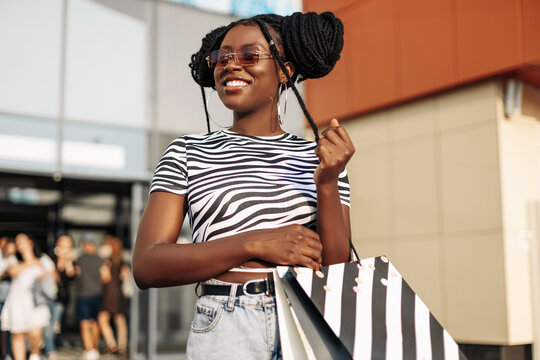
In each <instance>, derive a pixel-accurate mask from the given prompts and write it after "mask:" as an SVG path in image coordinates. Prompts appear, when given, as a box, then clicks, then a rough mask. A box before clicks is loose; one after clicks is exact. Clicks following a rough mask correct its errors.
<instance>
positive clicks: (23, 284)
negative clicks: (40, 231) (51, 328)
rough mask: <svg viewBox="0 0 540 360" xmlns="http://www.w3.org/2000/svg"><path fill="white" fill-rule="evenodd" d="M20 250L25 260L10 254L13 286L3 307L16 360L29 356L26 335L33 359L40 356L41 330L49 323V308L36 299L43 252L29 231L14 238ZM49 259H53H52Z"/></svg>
mask: <svg viewBox="0 0 540 360" xmlns="http://www.w3.org/2000/svg"><path fill="white" fill-rule="evenodd" d="M15 244H16V247H17V251H18V253H19V254H20V256H21V258H22V261H20V262H17V259H16V258H15V257H14V256H13V257H11V258H10V260H9V261H10V266H9V268H8V272H9V275H10V276H11V279H12V280H11V287H10V289H9V294H8V297H7V299H6V303H5V305H4V308H3V309H2V314H1V315H0V317H1V323H2V330H3V331H9V332H11V336H12V340H11V348H12V353H13V357H14V359H15V360H24V359H26V343H25V336H28V342H29V344H30V360H39V359H41V355H40V353H41V345H42V342H43V336H42V331H43V328H44V327H45V326H47V324H48V323H49V317H50V314H49V309H48V308H47V305H46V304H45V303H43V304H41V305H36V304H35V302H34V294H33V288H34V283H35V282H36V281H37V280H40V279H41V278H42V277H43V276H45V275H46V273H47V272H49V271H50V269H45V268H44V265H43V262H42V261H40V257H41V255H42V254H41V252H40V251H39V249H38V248H37V246H35V245H34V242H33V241H32V239H30V238H29V237H28V236H27V235H26V234H18V235H17V237H16V238H15ZM49 260H50V259H49Z"/></svg>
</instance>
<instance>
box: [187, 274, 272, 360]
mask: <svg viewBox="0 0 540 360" xmlns="http://www.w3.org/2000/svg"><path fill="white" fill-rule="evenodd" d="M206 283H207V284H215V285H230V283H226V282H223V281H219V280H214V279H212V280H209V281H207V282H206ZM198 359H204V360H211V359H216V360H217V359H219V360H227V359H257V360H258V359H272V360H277V359H281V344H280V341H279V330H278V323H277V312H276V300H275V298H274V297H270V296H266V295H263V294H262V295H257V296H245V295H244V296H238V297H235V296H213V295H212V296H203V297H201V298H199V299H198V300H197V304H196V306H195V316H194V318H193V322H192V324H191V332H190V334H189V338H188V343H187V349H186V360H198Z"/></svg>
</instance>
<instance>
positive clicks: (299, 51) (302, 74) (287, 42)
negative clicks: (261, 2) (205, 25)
mask: <svg viewBox="0 0 540 360" xmlns="http://www.w3.org/2000/svg"><path fill="white" fill-rule="evenodd" d="M237 25H247V26H249V25H258V26H259V28H260V29H261V31H262V33H263V35H264V37H265V38H266V40H267V41H268V43H269V44H270V51H271V53H272V55H273V56H274V57H275V58H276V60H277V62H278V64H279V66H280V68H281V70H282V71H283V72H284V73H285V76H286V77H287V86H288V87H292V89H293V92H294V94H295V96H296V97H297V99H298V102H299V104H300V107H301V108H302V111H303V112H304V115H305V116H306V118H307V120H308V122H309V124H310V126H311V128H312V129H313V132H314V134H315V139H316V140H318V138H319V135H318V130H317V126H316V125H315V122H314V121H313V118H312V117H311V115H310V114H309V112H308V110H307V108H306V105H305V103H304V101H303V99H302V97H301V96H300V93H299V92H298V89H297V88H296V86H295V83H296V82H300V81H303V80H306V79H309V78H320V77H323V76H325V75H327V74H328V73H329V72H330V71H331V70H332V69H333V68H334V66H335V64H336V62H337V61H338V60H339V57H340V53H341V50H342V49H343V24H342V23H341V21H340V20H339V19H338V18H336V17H335V16H334V15H333V14H332V13H331V12H325V13H322V14H316V13H313V12H310V13H305V14H302V13H294V14H292V15H290V16H285V17H283V16H280V15H275V14H265V15H257V16H254V17H252V18H248V19H242V20H238V21H235V22H233V23H231V24H229V25H228V26H222V27H219V28H217V29H215V30H213V31H211V32H209V33H208V34H207V35H206V36H205V37H204V38H203V40H202V46H201V48H200V50H199V51H198V52H197V53H195V54H193V55H192V56H191V63H190V64H189V67H190V68H191V75H192V77H193V79H194V80H195V82H196V83H197V84H199V85H200V86H201V90H202V94H203V102H204V108H205V114H206V122H207V126H208V129H209V131H210V119H209V114H208V108H207V105H206V96H205V93H204V89H203V88H204V87H212V88H215V83H214V75H213V70H212V69H210V68H209V67H208V64H207V62H206V59H205V58H206V56H208V54H210V52H211V51H213V50H216V49H219V47H220V46H221V42H222V41H223V38H224V37H225V35H226V34H227V32H228V31H229V30H230V29H232V28H233V27H235V26H237ZM272 35H274V36H272ZM277 46H282V47H283V49H284V54H283V55H280V53H279V50H278V48H277ZM285 61H291V62H292V63H293V64H294V66H295V72H294V74H293V75H292V76H290V75H289V73H288V72H287V69H286V67H285Z"/></svg>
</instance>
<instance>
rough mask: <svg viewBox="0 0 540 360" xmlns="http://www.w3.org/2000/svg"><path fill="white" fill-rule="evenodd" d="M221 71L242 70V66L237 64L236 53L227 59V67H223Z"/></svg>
mask: <svg viewBox="0 0 540 360" xmlns="http://www.w3.org/2000/svg"><path fill="white" fill-rule="evenodd" d="M223 69H224V70H226V71H231V70H238V69H242V65H240V63H239V62H238V57H237V55H236V53H235V54H232V56H230V57H229V61H228V62H227V65H225V66H224V67H223Z"/></svg>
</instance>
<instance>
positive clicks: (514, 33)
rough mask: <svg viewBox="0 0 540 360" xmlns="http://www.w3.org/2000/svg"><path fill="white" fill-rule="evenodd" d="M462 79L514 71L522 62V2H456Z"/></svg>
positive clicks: (486, 0) (514, 0)
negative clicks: (512, 69)
mask: <svg viewBox="0 0 540 360" xmlns="http://www.w3.org/2000/svg"><path fill="white" fill-rule="evenodd" d="M455 2H456V17H457V24H456V29H457V56H458V76H459V79H460V80H461V79H467V78H473V77H477V76H478V75H479V74H485V73H492V72H495V71H497V70H500V69H504V68H511V67H514V66H516V65H517V64H519V63H520V62H521V60H522V51H521V50H522V39H521V30H520V26H521V24H520V23H519V21H518V10H519V0H496V1H495V0H474V1H471V0H455Z"/></svg>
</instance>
